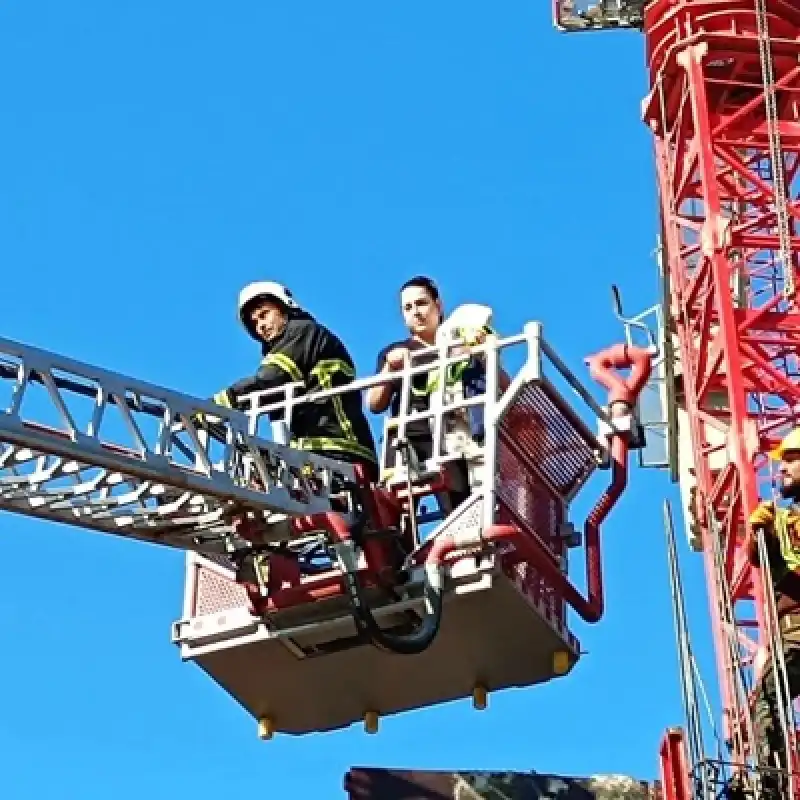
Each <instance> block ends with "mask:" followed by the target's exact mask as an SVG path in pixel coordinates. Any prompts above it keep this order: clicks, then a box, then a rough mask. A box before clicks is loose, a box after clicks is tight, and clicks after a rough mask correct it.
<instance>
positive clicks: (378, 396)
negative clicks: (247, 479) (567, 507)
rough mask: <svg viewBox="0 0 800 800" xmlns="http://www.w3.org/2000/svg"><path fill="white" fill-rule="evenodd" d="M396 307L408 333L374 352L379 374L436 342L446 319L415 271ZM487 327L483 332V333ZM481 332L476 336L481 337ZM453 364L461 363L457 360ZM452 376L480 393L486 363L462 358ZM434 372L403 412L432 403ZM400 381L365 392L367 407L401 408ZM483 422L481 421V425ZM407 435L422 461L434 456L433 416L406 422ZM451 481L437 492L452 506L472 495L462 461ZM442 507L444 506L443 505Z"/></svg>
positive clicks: (415, 385) (414, 388) (415, 384)
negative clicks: (444, 493) (446, 488)
mask: <svg viewBox="0 0 800 800" xmlns="http://www.w3.org/2000/svg"><path fill="white" fill-rule="evenodd" d="M400 308H401V311H402V314H403V320H404V322H405V325H406V328H407V329H408V333H409V336H408V337H407V338H405V339H403V340H400V341H396V342H392V343H391V344H389V345H387V346H386V347H384V348H383V349H382V350H381V351H380V353H378V358H377V367H376V371H377V372H378V373H381V374H391V373H393V372H397V371H399V370H402V369H403V366H404V364H405V363H406V359H407V358H408V356H409V353H410V352H413V351H417V350H420V349H424V348H428V347H433V346H434V345H435V344H436V334H437V331H438V330H439V328H440V326H441V325H442V323H443V322H444V308H443V304H442V299H441V296H440V293H439V289H438V287H437V286H436V284H435V283H434V282H433V280H431V278H428V277H426V276H424V275H417V276H415V277H413V278H411V279H410V280H408V281H406V282H405V283H404V284H403V285H402V286H401V287H400ZM487 332H488V331H486V332H483V333H484V335H485V333H487ZM481 340H482V337H479V341H481ZM436 359H437V354H436V352H435V351H432V352H431V353H429V354H425V355H423V356H420V357H417V358H416V359H414V361H413V362H412V363H413V364H414V365H415V366H417V365H420V364H426V363H430V362H433V361H435V360H436ZM455 366H459V365H458V364H457V365H455ZM452 374H453V375H454V376H457V377H455V378H454V379H457V380H462V381H464V382H465V383H468V384H470V386H471V387H472V390H473V391H475V392H477V393H482V391H483V389H484V388H485V374H486V371H485V367H484V366H483V363H482V361H481V359H480V358H477V357H472V358H470V359H469V360H468V361H465V362H464V363H463V365H462V369H461V370H456V369H453V370H452ZM436 375H437V373H435V372H432V373H431V375H428V374H427V373H419V374H417V375H414V376H413V378H412V381H411V396H410V399H409V401H408V404H407V407H406V408H405V409H404V411H405V412H406V413H413V412H415V411H427V410H428V409H429V407H430V394H431V392H432V391H433V389H434V388H435V386H436V383H437V380H438V379H437V377H436ZM499 382H500V388H501V389H505V388H507V386H508V384H509V382H510V381H509V379H508V376H507V375H506V373H505V372H504V371H503V370H500V375H499ZM401 392H402V383H401V381H400V380H397V381H394V382H392V383H385V384H381V385H379V386H374V387H372V388H371V389H370V390H369V391H368V393H367V404H368V406H369V409H370V411H372V412H373V413H375V414H380V413H383V412H384V411H386V410H387V409H389V411H390V414H391V416H392V417H396V416H398V415H399V413H400V406H401V401H402V398H401ZM481 427H482V425H481ZM405 438H406V440H407V442H408V444H409V445H410V447H411V449H412V450H413V453H414V455H415V456H416V458H417V459H418V460H419V461H420V462H424V461H426V460H428V459H429V458H431V456H432V455H433V437H432V435H431V420H430V419H429V418H428V419H422V420H413V421H411V422H409V423H408V424H407V425H406V430H405ZM395 448H396V444H394V443H392V442H390V443H389V445H388V446H387V448H386V451H387V464H386V466H387V467H391V466H393V464H394V459H395ZM452 467H453V468H452V471H451V475H450V478H451V482H452V486H451V489H450V492H449V495H448V496H447V497H439V502H440V504H441V502H442V500H444V501H445V502H447V503H448V504H449V505H450V506H451V507H452V508H455V507H456V506H458V505H459V504H460V503H462V502H463V501H464V500H466V499H467V498H468V497H469V495H470V487H469V478H468V470H467V468H466V465H465V464H464V462H463V461H456V462H453V464H452ZM444 510H445V511H446V510H447V509H444Z"/></svg>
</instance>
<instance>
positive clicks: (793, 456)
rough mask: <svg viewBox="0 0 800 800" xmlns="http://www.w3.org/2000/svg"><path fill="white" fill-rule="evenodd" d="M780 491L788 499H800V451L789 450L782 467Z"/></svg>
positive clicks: (782, 460) (784, 456) (782, 461)
mask: <svg viewBox="0 0 800 800" xmlns="http://www.w3.org/2000/svg"><path fill="white" fill-rule="evenodd" d="M780 489H781V494H782V495H783V496H784V497H786V498H793V499H795V500H797V499H800V450H787V451H786V452H785V453H784V454H783V458H782V459H781V466H780Z"/></svg>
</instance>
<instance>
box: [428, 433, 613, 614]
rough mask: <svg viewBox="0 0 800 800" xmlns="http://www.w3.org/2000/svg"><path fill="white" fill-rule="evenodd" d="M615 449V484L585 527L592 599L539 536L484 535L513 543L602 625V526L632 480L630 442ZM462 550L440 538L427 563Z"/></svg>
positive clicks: (507, 528)
mask: <svg viewBox="0 0 800 800" xmlns="http://www.w3.org/2000/svg"><path fill="white" fill-rule="evenodd" d="M611 450H612V466H611V471H612V474H611V483H610V484H609V487H608V488H607V489H606V490H605V492H603V494H602V495H601V497H600V499H599V500H598V501H597V503H595V505H594V508H593V509H592V510H591V512H590V514H589V516H588V517H587V519H586V523H585V524H584V536H585V538H586V544H585V549H586V588H587V595H588V597H584V596H583V595H582V594H581V593H580V592H579V591H578V589H576V588H575V586H573V584H572V583H571V582H570V580H569V577H568V576H567V575H566V573H564V572H562V570H561V565H560V564H559V563H558V561H557V559H556V558H555V556H554V555H553V552H552V551H551V550H550V548H548V546H547V545H546V544H545V543H544V542H543V541H542V540H541V538H539V537H538V536H532V535H531V534H529V533H525V532H523V531H521V530H520V529H519V528H517V527H516V526H515V525H492V526H491V527H489V528H487V529H486V530H485V531H484V532H483V536H482V538H483V540H484V541H486V542H497V543H499V542H502V541H507V542H509V543H510V544H512V545H513V546H514V549H515V550H516V551H517V552H518V553H519V554H520V555H521V556H522V557H523V559H524V560H525V562H526V563H528V564H530V565H531V566H532V567H533V568H534V569H536V570H537V571H538V572H539V574H541V575H542V577H544V578H545V579H546V580H547V582H548V583H549V584H550V586H551V587H552V588H553V589H554V590H555V591H556V592H557V593H558V594H559V595H560V596H561V597H563V598H564V600H565V601H566V602H567V603H569V604H570V605H571V606H572V607H573V608H574V609H575V611H576V613H577V614H578V616H580V617H581V619H583V620H585V621H586V622H589V623H595V622H599V621H600V619H601V618H602V616H603V611H604V610H605V603H604V596H603V570H602V561H601V556H600V525H601V524H602V522H603V520H604V519H605V518H606V517H607V516H608V514H609V512H610V511H611V509H612V508H613V507H614V505H615V503H616V502H617V500H618V499H619V497H620V495H621V494H622V492H623V491H624V489H625V486H626V485H627V479H628V467H627V455H628V445H627V442H625V440H624V439H622V438H620V437H617V438H616V439H614V442H613V444H612V447H611ZM461 548H463V544H460V543H459V542H457V540H456V538H455V537H454V536H453V535H451V534H448V535H446V536H442V537H437V538H436V539H435V540H434V542H433V544H432V545H431V549H430V551H429V552H428V556H427V558H426V559H425V563H426V564H430V565H437V566H438V565H441V563H442V562H443V560H444V558H445V557H446V556H447V555H448V554H449V553H451V552H452V551H454V550H458V549H461Z"/></svg>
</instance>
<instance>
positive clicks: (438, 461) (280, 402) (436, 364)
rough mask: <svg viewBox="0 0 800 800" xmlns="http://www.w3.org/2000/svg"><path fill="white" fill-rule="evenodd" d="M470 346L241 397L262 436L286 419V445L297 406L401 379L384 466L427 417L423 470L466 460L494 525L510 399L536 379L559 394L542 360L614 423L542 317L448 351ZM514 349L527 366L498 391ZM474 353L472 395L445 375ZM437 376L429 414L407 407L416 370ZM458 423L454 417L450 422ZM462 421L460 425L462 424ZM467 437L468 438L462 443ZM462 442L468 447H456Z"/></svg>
mask: <svg viewBox="0 0 800 800" xmlns="http://www.w3.org/2000/svg"><path fill="white" fill-rule="evenodd" d="M464 346H466V343H465V342H464V341H463V340H460V339H452V340H448V341H447V342H444V343H442V344H441V345H436V346H431V347H427V348H420V349H419V350H416V351H413V352H410V353H409V358H408V359H407V360H406V363H405V364H404V366H403V368H401V369H398V370H396V371H393V372H392V373H390V374H377V375H372V376H370V377H366V378H359V379H356V380H353V381H351V382H350V383H348V384H345V385H344V386H340V387H336V388H333V389H322V390H319V391H314V392H308V393H303V389H304V385H303V384H302V383H300V382H292V383H288V384H284V385H282V386H280V387H277V388H273V389H266V390H260V391H256V392H253V393H251V394H249V395H247V396H246V397H245V398H243V400H244V403H245V405H246V409H245V413H246V415H247V416H248V418H249V420H250V423H249V424H250V433H251V435H258V431H259V426H260V423H261V422H262V420H264V418H265V417H268V416H269V415H270V414H273V415H274V414H276V413H277V414H279V415H280V417H281V419H280V420H278V421H276V422H273V423H272V426H271V427H272V436H273V437H274V438H276V439H277V440H279V441H282V442H287V437H288V430H290V429H291V423H292V416H293V412H294V409H295V408H297V407H298V406H300V405H304V404H309V403H314V402H318V401H320V400H324V399H326V398H332V397H336V396H341V395H343V394H346V393H349V392H363V391H365V390H368V389H370V388H372V387H375V386H381V385H385V384H387V383H396V382H399V383H400V411H399V413H398V414H397V415H396V416H387V417H385V419H384V426H383V430H384V436H383V444H382V447H381V448H380V450H381V453H380V458H381V463H382V464H383V465H384V466H387V464H386V460H385V459H386V454H387V452H388V450H389V449H390V445H391V442H390V437H391V438H393V439H394V440H402V439H404V438H405V435H406V431H407V428H408V426H409V424H410V423H412V422H417V421H427V422H428V423H429V426H430V430H431V438H432V453H431V457H430V458H429V459H428V460H427V461H426V462H425V464H424V465H420V466H421V467H422V466H424V471H425V472H436V471H438V470H439V469H440V467H442V466H444V465H446V464H447V463H448V462H451V461H454V460H457V459H460V458H465V460H466V461H467V464H468V467H470V480H471V483H472V485H473V488H474V489H476V490H479V491H481V492H482V493H483V494H484V497H485V500H486V502H485V503H484V513H485V515H486V520H485V524H487V525H490V524H492V523H493V522H494V514H495V502H494V500H495V497H494V494H495V473H496V467H497V447H498V428H499V425H500V423H501V422H502V420H503V418H504V416H505V415H506V413H507V412H508V410H509V408H510V407H511V404H512V403H513V401H514V400H515V398H516V397H517V396H518V395H519V394H520V392H521V391H522V390H523V389H524V388H525V387H526V386H527V385H529V384H532V383H535V384H538V385H541V386H544V387H546V388H547V390H549V391H550V392H551V393H553V394H560V392H559V391H558V390H557V388H556V387H555V386H554V385H553V383H552V382H551V381H550V379H549V378H548V377H547V375H545V365H547V366H548V367H552V368H554V369H555V371H556V373H558V374H559V375H560V377H561V378H562V379H563V380H564V381H565V382H566V383H567V384H568V385H569V387H570V388H571V390H572V391H574V392H575V393H576V394H577V395H578V396H579V397H580V398H581V399H582V400H583V401H584V403H585V404H586V406H587V407H588V408H589V409H590V410H591V412H592V414H593V415H594V416H595V417H596V418H597V419H598V420H602V421H603V423H604V424H605V426H606V429H608V428H611V429H616V427H617V425H616V422H615V421H614V420H612V419H611V418H610V417H609V415H608V413H607V411H606V410H605V408H603V407H602V406H601V405H600V404H599V403H598V402H597V401H596V400H595V398H594V397H593V396H592V395H591V393H590V392H589V391H588V390H587V389H586V388H585V387H584V386H583V384H582V383H581V382H580V381H579V380H578V378H577V377H576V376H575V375H574V374H573V373H572V371H571V370H570V369H569V368H568V367H567V366H566V365H565V364H564V362H563V361H562V360H561V359H560V358H559V357H558V355H557V354H556V353H555V351H554V350H553V349H552V348H551V347H550V345H549V344H548V343H547V342H546V341H545V340H544V338H543V335H542V325H541V323H539V322H530V323H528V324H526V325H525V327H524V330H523V332H522V333H519V334H515V335H512V336H506V337H500V336H497V335H489V336H487V338H486V340H485V341H484V342H483V343H482V344H479V345H474V346H471V347H469V349H468V351H466V352H457V353H453V352H449V353H448V351H449V350H450V351H452V349H453V348H455V347H464ZM516 346H524V358H523V364H522V366H521V368H520V369H519V370H517V371H516V372H515V374H514V375H513V376H512V375H509V376H508V377H509V385H508V387H507V388H506V390H505V391H500V382H499V375H500V370H501V368H502V367H501V362H502V359H501V353H504V352H506V351H508V350H509V349H510V348H513V347H516ZM431 356H435V359H434V360H432V361H430V362H427V363H419V362H420V361H422V360H423V359H426V358H431ZM470 357H482V358H483V361H484V364H485V386H484V387H483V388H482V389H481V390H480V391H478V392H476V393H475V394H474V396H470V397H465V396H463V393H462V392H461V391H459V390H458V388H456V389H454V387H453V386H448V385H447V382H446V374H447V370H448V368H449V367H451V366H452V365H455V364H458V363H460V362H464V361H465V360H467V359H468V358H470ZM432 373H435V374H437V375H438V382H437V384H436V386H435V388H433V389H432V390H431V391H430V393H429V395H428V396H429V398H430V402H429V407H428V409H427V410H425V411H410V410H409V409H410V407H411V390H412V379H413V378H414V377H415V376H418V375H431V374H432ZM470 409H480V410H482V411H483V429H484V433H483V437H482V441H481V442H478V441H475V439H474V438H472V437H471V436H469V435H468V434H469V432H468V431H467V430H466V428H465V427H463V423H464V417H465V415H466V413H467V412H468V411H469V410H470ZM453 420H454V421H455V422H451V421H453ZM459 421H460V422H461V424H462V427H461V429H460V430H459V429H458V423H459ZM570 422H571V423H572V425H573V426H575V427H576V428H578V429H579V430H580V432H581V435H582V436H583V438H584V439H585V440H586V441H587V442H589V443H590V444H591V445H592V446H593V447H594V448H595V449H596V450H597V452H598V453H599V454H600V455H601V459H600V460H602V456H603V455H604V454H605V451H606V448H605V445H604V444H602V443H601V442H600V440H599V439H598V438H597V437H596V436H595V434H594V433H593V432H592V431H591V430H590V429H589V427H588V426H587V425H586V423H585V422H583V420H582V419H581V418H580V417H579V416H578V414H577V413H576V414H574V416H573V417H572V418H571V420H570ZM454 431H455V432H457V433H458V434H459V435H457V436H450V437H449V438H448V433H453V432H454ZM465 438H466V439H469V441H466V442H465V441H464V440H465ZM459 441H461V442H462V444H463V445H464V446H459V445H458V442H459ZM391 466H392V469H393V471H394V472H393V476H392V480H394V481H397V480H407V479H408V469H409V465H402V464H400V465H398V464H397V463H396V462H395V464H394V465H391Z"/></svg>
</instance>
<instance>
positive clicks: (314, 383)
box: [214, 281, 378, 480]
mask: <svg viewBox="0 0 800 800" xmlns="http://www.w3.org/2000/svg"><path fill="white" fill-rule="evenodd" d="M238 314H239V319H240V321H241V323H242V325H243V326H244V328H245V330H246V331H247V332H248V333H249V334H250V336H252V337H253V338H254V339H255V340H256V341H258V342H260V343H261V351H262V352H261V355H262V360H261V364H260V365H259V367H258V370H257V372H256V374H255V375H253V376H250V377H247V378H243V379H242V380H239V381H237V382H236V383H234V384H233V385H232V386H230V387H229V388H227V389H225V390H223V391H221V392H218V393H217V394H216V395H214V402H216V403H218V404H219V405H223V406H226V407H228V408H244V407H246V402H244V401H243V398H244V397H245V396H246V395H248V394H251V393H253V392H257V391H263V390H265V389H273V388H277V387H279V386H283V385H285V384H287V383H299V384H301V388H300V389H299V391H298V392H296V394H306V393H312V392H315V391H321V390H324V389H332V388H336V387H340V386H344V385H346V384H348V383H351V382H352V380H353V379H354V378H355V367H354V365H353V359H352V358H351V357H350V353H349V352H348V351H347V348H346V347H345V346H344V344H342V342H341V340H340V339H339V337H337V336H336V335H335V334H333V333H332V332H331V331H330V330H328V329H327V328H326V327H325V326H323V325H320V324H319V323H318V322H317V321H316V320H315V319H314V318H313V317H312V316H311V315H310V314H309V313H308V312H307V311H305V310H304V309H302V308H301V307H300V305H299V304H298V303H297V301H296V300H295V299H294V297H293V296H292V293H291V291H290V290H289V289H288V288H286V287H285V286H283V285H282V284H280V283H275V282H273V281H257V282H255V283H251V284H249V285H247V286H245V287H244V288H243V289H242V290H241V292H240V293H239V305H238ZM275 416H276V417H279V416H280V413H277V414H276V415H275ZM289 430H290V433H291V437H292V438H291V442H290V444H291V445H292V446H293V447H297V448H300V449H303V450H309V451H311V452H314V453H318V454H320V455H323V456H327V457H328V458H335V459H339V460H341V461H347V462H349V463H357V464H362V465H363V466H364V467H365V470H366V473H367V475H368V477H369V478H370V479H372V480H377V477H378V474H377V461H378V459H377V455H376V453H375V442H374V439H373V437H372V432H371V430H370V427H369V423H368V422H367V418H366V416H365V414H364V409H363V406H362V400H361V393H360V392H345V393H342V394H337V395H335V396H333V397H331V398H328V399H324V400H320V401H317V402H314V403H308V404H302V403H301V404H299V405H297V406H295V407H294V408H293V411H292V415H291V420H290V423H289Z"/></svg>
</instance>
